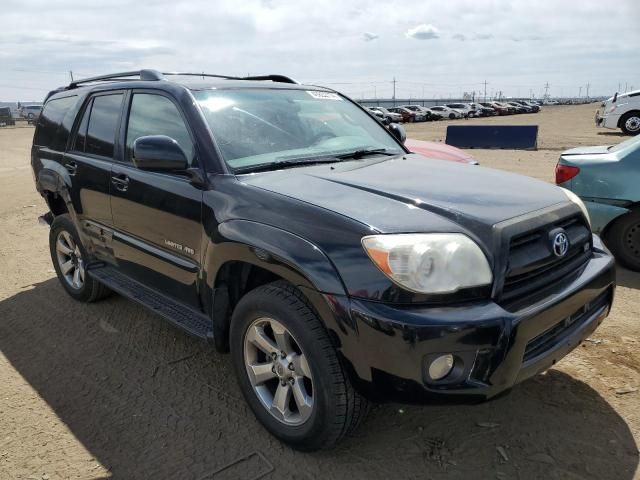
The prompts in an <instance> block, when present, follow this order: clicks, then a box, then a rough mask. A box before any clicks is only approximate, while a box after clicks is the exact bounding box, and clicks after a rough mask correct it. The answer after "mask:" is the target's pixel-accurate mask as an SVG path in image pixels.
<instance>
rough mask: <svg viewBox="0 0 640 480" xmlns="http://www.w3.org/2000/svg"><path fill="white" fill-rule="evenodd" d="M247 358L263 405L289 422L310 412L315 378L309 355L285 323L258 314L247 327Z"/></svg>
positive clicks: (305, 417) (303, 418)
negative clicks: (312, 375) (308, 359)
mask: <svg viewBox="0 0 640 480" xmlns="http://www.w3.org/2000/svg"><path fill="white" fill-rule="evenodd" d="M244 361H245V368H246V370H247V375H248V377H249V382H250V383H251V386H252V387H253V390H254V392H255V394H256V396H257V397H258V399H259V400H260V403H261V404H262V406H263V407H264V408H265V409H266V410H267V411H268V412H269V413H270V414H271V415H273V416H274V417H275V418H276V419H278V420H279V421H281V422H282V423H284V424H286V425H300V424H302V423H304V422H305V421H307V420H308V419H309V417H310V416H311V413H312V411H313V405H314V395H313V394H314V390H313V379H312V377H311V369H310V368H309V364H308V363H307V358H306V356H305V354H304V352H303V351H302V349H301V348H300V345H299V344H298V343H297V341H296V339H295V338H294V337H293V335H291V333H290V332H289V330H287V329H286V328H285V327H284V325H282V324H281V323H280V322H278V321H277V320H275V319H272V318H259V319H257V320H255V321H254V322H253V323H252V324H251V325H250V326H249V328H248V329H247V332H246V334H245V340H244Z"/></svg>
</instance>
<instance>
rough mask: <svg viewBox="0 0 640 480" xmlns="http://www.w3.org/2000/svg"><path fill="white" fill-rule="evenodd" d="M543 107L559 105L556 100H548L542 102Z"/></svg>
mask: <svg viewBox="0 0 640 480" xmlns="http://www.w3.org/2000/svg"><path fill="white" fill-rule="evenodd" d="M542 104H543V105H559V102H558V101H557V100H549V99H545V100H543V101H542Z"/></svg>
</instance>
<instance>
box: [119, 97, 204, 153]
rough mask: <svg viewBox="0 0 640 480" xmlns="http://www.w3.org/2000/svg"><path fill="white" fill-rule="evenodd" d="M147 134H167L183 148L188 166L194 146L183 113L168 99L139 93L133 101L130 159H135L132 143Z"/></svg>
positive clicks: (129, 132)
mask: <svg viewBox="0 0 640 480" xmlns="http://www.w3.org/2000/svg"><path fill="white" fill-rule="evenodd" d="M146 135H166V136H167V137H171V138H173V139H174V140H175V141H176V142H178V145H180V147H182V150H183V151H184V154H185V156H186V157H187V160H188V161H189V164H191V160H192V158H193V143H192V141H191V136H190V135H189V130H188V129H187V126H186V125H185V123H184V120H183V118H182V115H180V111H179V110H178V108H177V107H176V106H175V104H174V103H173V102H172V101H171V100H169V99H168V98H167V97H163V96H162V95H153V94H149V93H136V94H134V95H133V100H132V101H131V113H130V114H129V124H128V126H127V160H128V161H131V160H132V158H133V142H135V140H136V139H137V138H140V137H143V136H146Z"/></svg>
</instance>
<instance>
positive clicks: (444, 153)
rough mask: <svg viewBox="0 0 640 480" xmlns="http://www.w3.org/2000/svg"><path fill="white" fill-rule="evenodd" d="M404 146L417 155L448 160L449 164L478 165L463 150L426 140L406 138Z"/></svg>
mask: <svg viewBox="0 0 640 480" xmlns="http://www.w3.org/2000/svg"><path fill="white" fill-rule="evenodd" d="M404 146H405V147H407V148H408V149H409V151H411V152H413V153H419V154H420V155H423V156H425V157H428V158H437V159H439V160H449V161H451V162H459V163H467V164H469V165H480V164H479V163H478V161H477V160H476V159H475V158H473V157H472V156H471V155H469V154H468V153H467V152H465V151H464V150H461V149H459V148H456V147H452V146H451V145H447V144H446V143H440V142H429V141H426V140H413V139H411V138H407V140H406V141H405V142H404Z"/></svg>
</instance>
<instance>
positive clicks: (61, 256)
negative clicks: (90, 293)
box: [56, 230, 85, 290]
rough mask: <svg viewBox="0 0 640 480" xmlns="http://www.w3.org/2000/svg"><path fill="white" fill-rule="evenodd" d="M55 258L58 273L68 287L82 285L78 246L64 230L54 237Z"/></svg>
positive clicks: (82, 264) (81, 266)
mask: <svg viewBox="0 0 640 480" xmlns="http://www.w3.org/2000/svg"><path fill="white" fill-rule="evenodd" d="M56 258H57V260H58V266H59V267H60V273H62V276H63V277H64V279H65V281H66V282H67V284H69V286H70V287H72V288H74V289H76V290H80V289H81V288H82V287H83V285H84V274H85V272H84V261H83V259H82V252H81V251H80V247H79V246H78V245H77V244H76V242H75V241H74V239H73V237H72V236H71V234H70V233H69V232H67V231H66V230H62V231H61V232H60V233H59V234H58V238H57V239H56Z"/></svg>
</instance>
